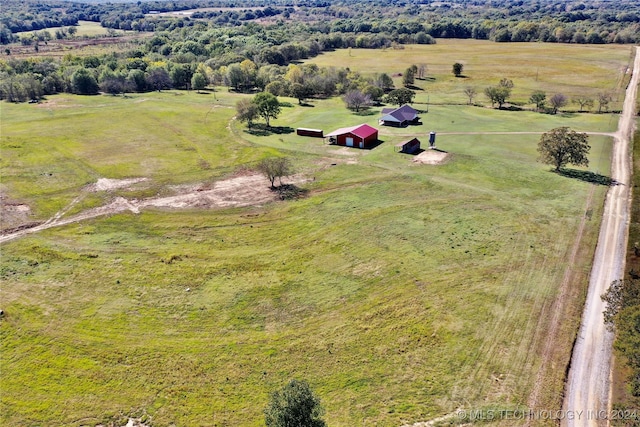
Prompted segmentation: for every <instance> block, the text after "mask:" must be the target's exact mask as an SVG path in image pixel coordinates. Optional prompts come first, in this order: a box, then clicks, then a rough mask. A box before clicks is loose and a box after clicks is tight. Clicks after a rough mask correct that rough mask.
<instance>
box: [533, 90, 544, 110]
mask: <svg viewBox="0 0 640 427" xmlns="http://www.w3.org/2000/svg"><path fill="white" fill-rule="evenodd" d="M546 100H547V94H546V93H544V92H543V91H541V90H536V91H534V92H533V93H532V94H531V97H529V102H530V103H532V104H536V110H537V111H540V110H542V109H543V108H544V104H545V102H546Z"/></svg>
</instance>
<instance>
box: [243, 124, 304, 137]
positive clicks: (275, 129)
mask: <svg viewBox="0 0 640 427" xmlns="http://www.w3.org/2000/svg"><path fill="white" fill-rule="evenodd" d="M245 132H246V133H248V134H250V135H254V136H269V135H273V134H276V135H283V134H288V133H293V132H294V129H293V128H292V127H289V126H267V125H265V124H264V123H257V124H254V125H253V126H251V127H250V128H248V129H245Z"/></svg>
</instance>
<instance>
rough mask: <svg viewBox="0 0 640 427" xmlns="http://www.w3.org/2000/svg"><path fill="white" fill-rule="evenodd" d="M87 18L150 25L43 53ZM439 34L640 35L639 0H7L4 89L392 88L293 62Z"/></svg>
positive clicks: (21, 93) (0, 66)
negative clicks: (115, 42)
mask: <svg viewBox="0 0 640 427" xmlns="http://www.w3.org/2000/svg"><path fill="white" fill-rule="evenodd" d="M187 10H188V11H189V12H184V11H187ZM180 11H182V12H183V13H171V12H180ZM81 21H93V22H99V23H100V25H101V26H102V27H105V28H107V29H109V31H111V32H112V33H111V34H110V35H111V36H114V37H115V36H117V35H118V34H116V33H115V31H116V29H117V30H118V31H120V30H128V31H129V33H128V34H140V35H141V36H140V37H133V38H132V40H133V41H134V43H136V44H135V46H136V48H134V49H131V50H128V51H113V52H110V53H104V54H101V55H94V56H86V55H83V56H75V55H74V54H73V53H69V54H67V55H66V56H64V57H63V58H62V59H52V58H47V57H46V56H43V55H35V53H37V52H38V51H39V48H40V46H43V45H46V44H47V43H49V42H50V41H51V40H53V39H56V40H61V39H64V40H69V39H71V40H73V39H77V38H78V37H79V36H77V35H76V32H77V23H78V22H81ZM49 29H51V30H49ZM52 33H53V34H52ZM145 34H146V35H147V36H145V37H142V35H145ZM83 37H87V36H83ZM130 38H131V37H130ZM438 38H474V39H488V40H493V41H495V42H535V41H542V42H562V43H639V42H640V0H615V1H613V0H612V1H608V0H602V1H593V2H582V1H568V2H567V1H559V0H519V1H496V0H455V1H450V2H432V1H429V0H423V1H402V0H391V1H380V0H308V1H304V0H301V1H292V0H274V1H269V2H268V5H267V2H266V1H262V0H253V1H242V2H240V1H234V0H201V1H198V0H185V1H180V2H178V1H172V2H168V1H151V2H140V1H138V2H136V3H133V2H131V3H127V2H125V3H99V2H94V3H75V2H66V1H60V0H51V1H46V0H45V1H36V0H27V1H17V0H5V1H4V2H3V7H2V11H1V13H0V42H1V43H2V44H4V45H5V49H4V55H3V59H2V60H0V98H1V99H6V100H9V101H26V100H29V99H39V98H40V97H42V96H44V95H48V94H54V93H58V92H73V93H80V94H91V93H97V92H98V91H104V92H110V93H122V92H127V91H130V92H131V91H137V92H142V91H149V90H162V89H167V88H176V89H190V88H194V89H198V88H201V87H203V86H206V85H208V84H213V85H226V86H228V87H231V88H233V89H235V90H238V91H247V92H249V91H253V90H265V89H269V91H271V92H272V93H274V94H276V95H293V94H294V93H293V90H294V87H295V90H296V93H297V94H301V95H302V96H304V97H312V96H332V95H338V94H344V93H345V92H346V91H348V90H349V89H350V88H353V87H354V85H355V86H357V87H358V88H359V89H361V90H365V89H367V90H369V92H371V93H372V94H377V93H378V91H377V90H374V89H372V87H376V88H378V89H381V88H382V89H383V90H388V89H389V88H388V87H382V86H381V85H380V84H379V82H377V83H376V82H375V81H373V80H375V79H373V80H371V79H370V80H371V81H367V82H362V81H361V78H360V77H359V76H354V75H353V73H351V74H350V73H349V72H348V70H316V69H310V68H308V67H306V68H305V67H297V66H296V67H293V68H292V67H288V68H287V66H288V65H290V64H292V63H294V62H295V61H297V60H300V59H306V58H310V57H314V56H316V55H318V54H319V53H321V52H323V51H328V50H333V49H338V48H351V47H353V48H369V49H377V48H396V49H402V46H403V45H404V44H409V43H417V44H432V43H436V41H437V39H438ZM16 44H17V45H18V46H22V47H28V48H29V49H33V52H34V55H33V56H32V57H25V56H24V55H22V56H20V57H14V56H12V50H11V49H12V46H14V45H16ZM354 81H355V82H356V83H353V82H354ZM296 84H297V85H302V86H303V87H302V88H300V87H299V86H295V85H296Z"/></svg>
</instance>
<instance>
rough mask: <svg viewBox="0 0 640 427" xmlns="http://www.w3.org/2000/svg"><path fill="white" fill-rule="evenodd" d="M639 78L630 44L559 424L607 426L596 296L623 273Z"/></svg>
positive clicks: (607, 367)
mask: <svg viewBox="0 0 640 427" xmlns="http://www.w3.org/2000/svg"><path fill="white" fill-rule="evenodd" d="M639 81H640V48H636V58H635V63H634V67H633V76H632V78H631V82H630V83H629V86H628V88H627V93H626V96H625V101H624V107H623V110H622V115H621V117H620V121H619V124H618V132H617V133H616V136H615V143H614V147H613V161H612V168H611V169H612V178H613V179H614V180H615V181H616V182H618V183H620V185H615V186H612V187H611V189H610V190H609V193H608V194H607V199H606V202H605V209H604V214H603V217H602V225H601V227H600V235H599V238H598V246H597V248H596V253H595V257H594V260H593V267H592V270H591V278H590V281H589V291H588V294H587V301H586V303H585V308H584V314H583V317H582V324H581V326H580V332H579V334H578V338H577V340H576V344H575V347H574V350H573V355H572V359H571V369H570V371H569V375H568V378H567V385H566V391H565V402H564V409H565V410H566V411H572V412H571V413H572V414H575V418H574V419H565V420H563V422H562V425H563V426H598V425H608V420H606V416H607V414H608V413H609V410H610V409H611V408H610V401H609V394H610V372H611V348H612V341H613V334H612V333H611V332H609V331H607V329H606V328H605V325H604V318H603V314H602V312H603V310H604V308H605V304H604V302H603V301H602V300H601V298H600V295H602V294H603V293H604V292H605V291H606V289H607V288H608V287H609V285H610V284H611V282H612V281H614V280H616V279H620V278H622V277H624V260H625V254H626V247H627V238H628V228H629V197H630V185H629V183H630V177H631V161H630V150H629V144H630V141H631V137H632V135H633V131H634V127H635V116H634V111H635V105H636V95H637V94H636V92H637V87H638V82H639ZM578 415H580V417H578Z"/></svg>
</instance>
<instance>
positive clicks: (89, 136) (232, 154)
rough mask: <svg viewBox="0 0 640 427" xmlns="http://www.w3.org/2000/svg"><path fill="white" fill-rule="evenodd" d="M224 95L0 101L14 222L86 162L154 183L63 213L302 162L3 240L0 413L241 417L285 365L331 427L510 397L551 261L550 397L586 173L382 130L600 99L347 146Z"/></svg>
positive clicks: (602, 141)
mask: <svg viewBox="0 0 640 427" xmlns="http://www.w3.org/2000/svg"><path fill="white" fill-rule="evenodd" d="M613 49H614V51H616V52H618V53H619V55H618V56H617V57H616V56H614V58H618V61H619V64H620V65H621V66H623V65H624V64H626V59H627V58H626V56H625V55H624V54H622V53H620V51H618V50H617V47H613ZM576 52H579V50H578V51H576ZM452 55H453V54H452ZM456 55H457V54H456ZM576 58H577V59H576V61H581V60H582V59H583V57H581V56H580V55H579V54H578V53H576ZM611 61H612V62H615V61H614V59H611ZM345 65H346V64H345ZM389 71H390V70H389ZM615 78H616V76H615V75H612V76H611V80H612V84H615V83H614V82H613V80H615ZM243 96H246V95H237V94H233V93H228V92H226V91H225V90H223V91H221V92H218V93H217V94H216V97H215V99H214V97H213V95H200V94H196V93H184V92H163V93H152V94H139V95H131V96H130V97H128V98H123V97H111V96H98V97H78V96H69V95H61V96H55V97H51V99H50V100H49V102H50V104H42V105H40V106H35V105H27V104H23V105H11V104H3V105H2V110H1V114H2V122H3V132H2V153H3V155H2V163H0V167H1V168H2V169H1V170H0V172H1V173H2V178H3V179H2V191H3V193H4V194H6V195H8V196H9V197H10V198H11V199H12V200H17V201H19V202H21V203H26V204H28V205H29V206H30V207H31V208H32V210H33V212H34V214H33V219H34V220H46V219H47V218H49V217H50V216H52V215H53V214H54V213H55V212H57V211H58V210H59V209H62V208H64V207H65V206H67V205H68V204H69V203H70V202H71V201H72V200H73V199H74V198H75V197H76V196H77V195H78V194H80V193H81V189H82V188H83V186H85V185H86V184H88V183H91V182H95V181H96V180H97V179H98V178H100V177H107V178H131V177H148V178H150V184H149V186H150V187H149V189H147V190H145V191H144V192H142V193H139V192H128V191H126V190H120V191H117V192H115V193H110V194H106V195H100V196H98V195H96V196H91V197H93V198H91V197H89V199H87V200H85V201H84V202H81V203H80V204H79V205H77V206H76V209H80V208H83V207H88V206H95V205H98V204H101V203H106V202H107V201H109V199H110V198H112V197H115V196H117V195H120V196H124V197H130V198H133V197H150V196H153V195H155V194H157V193H162V194H164V193H168V192H169V191H170V190H169V189H168V186H169V185H173V184H184V183H198V182H209V181H215V180H217V179H221V178H223V177H225V176H227V175H229V174H231V173H233V172H234V171H237V170H238V169H251V168H252V167H253V165H255V162H256V161H257V160H259V159H260V158H263V157H265V156H269V155H288V156H290V157H291V158H292V159H293V162H294V165H295V166H296V168H297V170H298V171H299V172H300V173H302V174H303V175H305V176H306V177H307V178H308V179H310V182H308V183H307V184H304V186H305V187H306V188H307V189H308V190H309V194H308V196H307V197H306V198H302V199H299V200H293V201H281V202H274V203H271V204H267V205H260V206H253V207H249V208H242V209H223V210H197V209H190V210H186V211H178V210H175V211H168V210H145V211H142V212H141V213H140V214H131V213H126V214H119V215H113V216H110V217H105V218H98V219H94V220H89V221H85V222H81V223H77V224H74V225H69V226H65V227H60V228H53V229H49V230H47V231H44V232H41V233H38V234H36V235H31V236H28V237H24V238H21V239H18V240H14V241H11V242H8V243H5V244H3V245H2V248H1V249H2V257H1V259H0V274H1V277H2V281H3V286H2V288H3V289H2V294H1V295H2V303H1V308H2V309H3V310H4V312H5V315H4V317H3V318H2V320H1V321H0V332H1V333H2V337H1V342H2V344H1V345H2V347H1V349H0V350H1V351H0V363H1V365H0V368H1V370H2V390H3V392H2V394H1V395H0V414H1V415H0V417H1V419H2V423H3V424H6V425H25V424H27V425H30V424H33V425H52V426H53V425H56V426H57V425H95V424H99V423H102V424H106V423H109V422H112V421H117V422H119V423H121V425H124V424H125V423H126V419H127V417H129V416H138V417H140V416H142V417H145V418H146V419H147V420H149V422H150V424H151V425H152V426H154V427H155V426H169V425H177V426H198V425H202V426H205V425H219V426H223V425H227V426H236V425H243V426H244V425H247V426H259V425H262V424H263V422H264V421H263V415H262V410H263V408H264V407H265V405H266V403H267V401H268V395H269V393H270V392H271V391H273V390H275V389H277V388H279V387H281V386H282V385H284V384H285V383H286V382H287V381H289V380H290V379H291V378H299V379H305V380H307V381H309V382H310V384H311V385H312V387H313V389H314V390H315V391H316V392H317V394H318V395H319V396H320V397H321V399H322V402H323V405H324V407H325V409H326V417H325V418H326V419H327V421H328V423H329V425H335V426H338V425H339V426H351V425H379V426H399V425H402V424H403V423H405V422H410V421H411V422H415V421H424V420H428V419H432V418H436V417H439V416H442V415H444V414H448V413H451V412H452V411H454V410H456V409H457V408H465V409H478V408H487V407H491V408H494V407H500V408H506V409H509V408H511V409H513V408H516V407H522V406H525V405H526V404H527V402H528V398H529V395H530V393H531V391H532V388H533V383H534V381H535V380H536V377H537V375H538V371H539V369H540V364H541V359H540V354H541V351H542V348H543V346H544V344H545V341H546V339H547V336H546V335H545V332H546V327H548V319H549V317H550V316H549V312H548V310H549V307H550V305H551V303H552V302H553V300H554V298H555V297H556V295H557V290H558V287H559V285H560V283H561V282H562V279H563V277H564V275H565V271H566V269H567V267H568V264H570V267H571V268H572V271H573V274H574V275H573V278H574V280H575V283H574V285H573V286H572V291H571V298H568V300H567V306H566V307H565V310H566V312H567V313H568V314H567V316H566V317H565V319H566V322H565V323H563V325H562V336H563V337H564V338H566V341H564V342H560V343H558V346H557V347H558V348H559V355H558V356H557V358H556V359H554V360H553V362H554V367H553V369H550V371H551V373H550V374H549V375H547V376H545V377H544V380H545V381H544V385H543V387H542V394H541V405H544V408H543V409H547V408H549V407H552V406H553V405H559V399H560V396H561V391H562V374H563V372H564V368H565V366H566V363H568V360H569V359H568V356H569V352H570V348H571V343H572V340H573V338H574V336H575V332H576V328H577V326H578V323H579V318H578V316H579V314H580V310H581V303H582V300H583V298H584V295H583V293H584V290H585V289H586V285H587V281H586V280H585V278H586V276H587V275H588V272H589V263H590V259H591V256H592V251H593V246H594V243H595V239H596V236H597V229H598V225H599V215H600V210H601V206H602V201H603V197H604V194H605V191H606V187H604V186H594V185H593V184H590V183H588V182H584V181H581V180H578V179H572V178H567V177H563V176H560V175H557V174H555V173H552V172H550V167H549V166H546V165H542V164H539V163H537V162H536V158H537V152H536V143H537V140H538V138H539V136H537V135H444V134H443V135H441V136H438V146H439V148H440V149H442V150H444V151H447V152H448V153H449V155H450V156H449V158H448V160H447V162H446V163H445V164H442V165H437V166H430V165H417V164H415V163H412V162H411V159H412V158H411V156H407V155H402V154H397V153H395V152H394V150H393V147H392V145H393V143H394V142H395V141H400V140H402V139H404V138H406V136H407V135H406V134H409V133H416V134H419V135H420V136H422V135H426V134H428V132H429V131H430V130H437V131H439V132H442V133H444V132H452V131H456V130H457V131H467V132H490V131H494V130H496V129H497V130H500V131H518V130H522V131H528V130H531V131H535V132H541V131H545V130H548V129H550V128H552V127H554V126H557V125H562V124H566V125H569V126H571V127H574V128H576V129H580V130H585V131H586V130H588V131H601V132H608V131H611V130H612V129H614V128H615V124H616V122H617V117H616V116H613V115H592V114H571V115H566V116H549V115H543V114H534V113H530V112H506V111H494V110H490V109H483V108H481V107H453V106H439V107H437V108H436V107H434V109H433V110H430V111H429V113H427V114H425V115H423V122H425V125H423V126H420V127H417V128H405V129H399V130H389V131H387V130H386V129H385V132H384V133H382V134H381V139H383V140H384V141H385V142H384V143H383V144H381V145H380V146H378V147H377V148H375V149H373V150H363V151H359V150H349V149H344V148H337V147H330V146H326V145H324V144H323V143H322V141H320V140H318V139H314V138H302V137H296V136H295V134H292V133H282V134H275V133H274V134H270V135H267V136H257V135H253V134H250V133H247V132H246V131H245V128H244V126H243V125H241V124H239V123H237V122H236V121H234V120H233V119H232V117H233V115H234V114H235V113H234V109H233V105H234V104H235V102H236V101H237V100H238V99H240V98H241V97H243ZM289 101H291V102H292V104H293V106H292V107H285V108H283V114H282V116H281V117H280V118H279V119H277V120H275V121H274V123H273V124H274V125H275V126H279V127H280V129H286V128H292V129H293V128H295V127H297V126H304V127H319V128H323V129H325V131H328V130H333V128H337V127H342V126H347V125H351V124H357V123H360V122H367V123H371V124H375V121H376V119H377V116H376V115H371V116H355V115H353V114H351V113H349V112H347V110H345V109H344V107H343V106H342V104H341V101H340V100H336V99H334V100H322V101H314V102H313V103H312V104H313V105H314V106H313V107H301V106H298V105H295V101H293V100H289ZM462 117H464V118H466V119H465V120H462V119H461V118H462ZM471 118H475V119H476V120H475V121H472V120H470V119H471ZM361 119H362V120H361ZM456 121H459V123H460V125H459V126H456V124H455V122H456ZM488 123H491V124H490V125H489V124H488ZM432 125H433V126H432ZM590 143H591V145H592V150H591V156H590V159H591V164H590V166H589V167H588V168H586V170H588V171H592V172H597V173H600V174H604V175H606V174H607V173H608V170H609V153H610V149H611V140H610V139H609V138H607V137H604V136H593V137H591V138H590ZM583 220H584V224H585V235H584V237H583V240H582V245H581V250H580V251H579V253H578V257H577V259H575V260H571V262H570V257H571V253H572V249H573V245H574V242H575V241H576V233H577V229H578V227H579V225H580V223H581V221H583ZM547 369H549V367H547ZM553 407H554V408H555V406H553ZM514 425H517V423H516V424H514Z"/></svg>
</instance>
